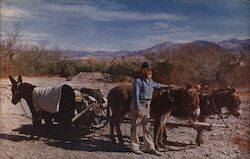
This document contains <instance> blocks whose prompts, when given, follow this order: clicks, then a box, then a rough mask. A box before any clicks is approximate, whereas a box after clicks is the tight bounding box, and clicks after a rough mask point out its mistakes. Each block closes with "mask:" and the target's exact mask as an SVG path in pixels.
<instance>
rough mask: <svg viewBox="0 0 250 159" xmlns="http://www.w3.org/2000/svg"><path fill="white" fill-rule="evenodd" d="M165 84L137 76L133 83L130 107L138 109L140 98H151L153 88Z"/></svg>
mask: <svg viewBox="0 0 250 159" xmlns="http://www.w3.org/2000/svg"><path fill="white" fill-rule="evenodd" d="M164 86H165V85H162V84H159V83H156V82H154V81H153V80H152V79H145V78H137V79H135V80H134V83H133V92H132V102H133V103H132V107H134V108H136V109H139V108H140V107H141V106H140V100H143V99H146V100H151V99H152V96H153V92H154V88H161V87H164Z"/></svg>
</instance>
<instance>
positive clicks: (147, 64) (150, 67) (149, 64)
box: [141, 61, 153, 69]
mask: <svg viewBox="0 0 250 159" xmlns="http://www.w3.org/2000/svg"><path fill="white" fill-rule="evenodd" d="M145 68H148V69H153V67H152V65H151V63H150V62H148V61H145V62H143V63H142V65H141V69H145Z"/></svg>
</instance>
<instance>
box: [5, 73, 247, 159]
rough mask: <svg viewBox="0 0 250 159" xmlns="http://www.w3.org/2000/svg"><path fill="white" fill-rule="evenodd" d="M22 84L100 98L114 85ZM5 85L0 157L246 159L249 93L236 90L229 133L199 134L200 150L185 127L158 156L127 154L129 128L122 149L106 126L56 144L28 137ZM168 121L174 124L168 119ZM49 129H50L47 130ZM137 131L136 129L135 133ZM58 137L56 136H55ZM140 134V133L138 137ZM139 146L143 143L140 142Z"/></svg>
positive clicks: (47, 137)
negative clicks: (237, 109)
mask: <svg viewBox="0 0 250 159" xmlns="http://www.w3.org/2000/svg"><path fill="white" fill-rule="evenodd" d="M23 81H24V82H28V83H32V84H34V85H37V86H53V85H58V84H62V83H67V84H69V85H71V86H72V87H88V88H101V89H102V90H103V92H104V93H105V95H107V94H108V92H109V90H110V89H111V88H113V87H114V86H116V85H117V84H118V83H106V82H104V81H103V76H102V74H99V73H81V74H78V75H77V76H75V77H72V78H71V80H66V79H65V78H62V77H32V78H30V77H23ZM10 89H11V83H10V81H9V79H7V78H6V79H1V80H0V158H1V159H5V158H6V159H7V158H15V159H19V158H20V159H24V158H25V159H26V158H27V159H30V158H34V159H44V158H48V159H55V158H65V159H71V158H72V159H75V158H88V159H97V158H110V159H118V158H119V159H123V158H124V159H136V158H140V159H143V158H145V159H146V158H152V159H153V158H172V159H189V158H195V159H217V158H220V159H223V158H225V159H231V158H235V159H238V158H239V159H246V158H249V156H250V147H249V139H250V130H249V126H250V124H249V123H250V120H249V119H250V99H249V98H250V94H249V89H247V88H237V93H238V94H239V95H240V98H241V100H242V104H241V108H242V115H241V116H240V117H239V118H238V119H237V118H235V117H233V116H230V117H229V118H227V119H225V122H226V123H227V124H228V125H229V128H214V130H212V131H206V132H205V133H204V136H203V138H204V145H202V146H197V145H196V144H195V138H196V134H197V133H196V131H195V130H194V129H191V128H183V127H182V128H176V129H171V130H169V131H168V144H167V145H166V147H165V149H160V150H161V152H162V156H161V157H158V156H155V155H151V154H146V153H145V154H143V155H136V154H133V153H132V152H130V149H129V132H130V124H129V123H123V124H122V132H123V135H124V136H125V139H126V143H125V146H121V145H119V144H115V143H112V142H111V141H110V140H109V138H108V135H109V126H106V127H105V128H104V129H102V130H95V131H89V132H81V133H80V135H79V134H78V139H77V140H74V141H71V142H70V141H66V140H62V139H61V138H60V137H59V136H60V132H57V130H58V129H57V128H54V129H55V130H44V131H45V132H42V134H43V135H42V137H41V138H39V139H32V138H31V137H30V133H31V128H32V122H31V119H29V118H27V117H26V116H25V115H24V111H23V110H22V108H21V106H20V103H18V104H17V105H13V104H12V103H11V91H10ZM22 105H23V106H24V108H25V111H26V112H27V113H28V116H30V112H29V109H28V107H27V105H26V104H25V102H24V101H22ZM169 120H172V121H173V120H174V121H178V119H174V118H173V117H170V118H169ZM208 122H210V123H218V124H219V123H220V124H221V123H223V121H221V120H220V119H218V117H217V116H214V117H213V118H211V119H209V121H208ZM52 129H53V128H52ZM140 131H141V130H140ZM49 133H53V135H51V134H49ZM57 134H58V136H57ZM141 135H142V134H141ZM142 144H143V143H142Z"/></svg>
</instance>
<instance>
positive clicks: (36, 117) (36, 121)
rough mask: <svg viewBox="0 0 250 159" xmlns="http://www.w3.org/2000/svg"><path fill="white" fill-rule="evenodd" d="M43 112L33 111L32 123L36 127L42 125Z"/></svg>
mask: <svg viewBox="0 0 250 159" xmlns="http://www.w3.org/2000/svg"><path fill="white" fill-rule="evenodd" d="M41 122H42V121H41V112H33V113H32V124H33V126H34V127H35V128H39V127H40V126H41Z"/></svg>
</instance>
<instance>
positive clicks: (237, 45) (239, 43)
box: [218, 39, 250, 53]
mask: <svg viewBox="0 0 250 159" xmlns="http://www.w3.org/2000/svg"><path fill="white" fill-rule="evenodd" d="M218 44H219V45H220V46H221V47H222V48H224V49H227V50H229V51H231V52H236V53H237V52H240V51H243V50H250V39H246V40H238V39H230V40H226V41H221V42H219V43H218Z"/></svg>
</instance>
